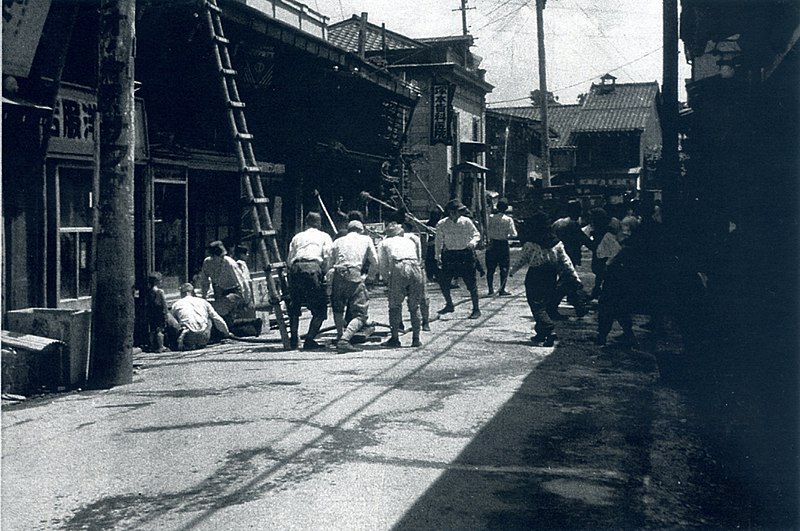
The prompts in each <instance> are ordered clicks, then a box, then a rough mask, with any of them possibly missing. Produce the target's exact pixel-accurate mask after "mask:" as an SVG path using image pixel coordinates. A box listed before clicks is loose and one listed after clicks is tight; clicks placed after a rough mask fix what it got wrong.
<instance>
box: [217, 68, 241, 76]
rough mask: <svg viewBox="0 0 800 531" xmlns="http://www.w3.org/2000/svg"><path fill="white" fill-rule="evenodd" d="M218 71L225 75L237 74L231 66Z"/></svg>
mask: <svg viewBox="0 0 800 531" xmlns="http://www.w3.org/2000/svg"><path fill="white" fill-rule="evenodd" d="M220 72H222V73H223V74H224V75H226V76H235V75H236V74H237V72H236V70H234V69H233V68H222V69H221V70H220Z"/></svg>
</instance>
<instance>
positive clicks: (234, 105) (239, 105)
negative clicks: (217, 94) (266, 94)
mask: <svg viewBox="0 0 800 531" xmlns="http://www.w3.org/2000/svg"><path fill="white" fill-rule="evenodd" d="M228 107H230V108H231V109H244V102H243V101H229V102H228Z"/></svg>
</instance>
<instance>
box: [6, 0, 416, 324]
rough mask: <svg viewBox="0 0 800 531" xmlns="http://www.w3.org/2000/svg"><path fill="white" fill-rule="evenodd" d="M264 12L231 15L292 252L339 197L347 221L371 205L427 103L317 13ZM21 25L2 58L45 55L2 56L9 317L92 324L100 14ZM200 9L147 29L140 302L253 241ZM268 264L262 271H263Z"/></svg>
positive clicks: (142, 51)
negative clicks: (213, 254) (219, 249)
mask: <svg viewBox="0 0 800 531" xmlns="http://www.w3.org/2000/svg"><path fill="white" fill-rule="evenodd" d="M254 5H256V4H255V3H254V2H252V1H250V0H228V1H221V2H220V6H221V7H222V13H223V23H224V28H225V34H226V37H227V38H228V39H229V40H230V50H231V56H232V62H233V65H234V67H235V69H236V70H237V73H238V74H237V82H238V86H239V91H240V96H241V100H242V101H244V102H245V104H246V110H245V113H246V115H247V120H248V126H249V129H250V132H251V133H253V135H254V149H255V153H256V157H257V158H258V161H259V166H260V168H261V170H262V173H263V181H264V187H265V193H266V194H267V195H268V197H269V199H270V201H271V203H270V208H271V210H272V214H273V220H274V223H275V225H276V228H277V229H278V237H279V241H281V242H283V244H284V251H285V248H286V246H287V245H288V240H289V239H290V238H291V236H292V235H293V234H294V232H295V231H296V230H297V229H298V228H299V227H300V220H301V219H302V217H303V215H304V213H305V212H306V211H308V210H311V209H314V210H319V207H320V205H319V198H322V199H323V200H324V201H325V202H326V204H327V205H329V208H330V209H331V210H333V206H334V205H335V204H336V202H335V201H336V200H337V199H338V198H339V197H345V198H350V199H351V201H350V203H349V204H348V203H347V202H345V203H344V204H341V205H340V206H341V207H342V208H343V209H347V208H350V207H356V206H358V194H359V192H360V191H361V190H368V191H371V192H373V193H377V192H378V191H379V189H380V178H379V176H380V171H381V167H382V165H383V164H384V162H385V161H387V160H394V159H395V158H396V157H397V156H398V154H399V152H400V149H401V147H402V138H403V132H404V130H403V125H404V124H403V121H402V118H403V116H404V115H408V114H409V113H410V112H411V111H412V110H413V108H414V107H415V104H416V102H417V99H418V97H419V96H418V93H417V92H416V91H415V90H414V89H413V87H411V86H410V85H409V84H407V83H404V82H402V81H401V80H400V79H398V78H397V77H395V76H393V75H392V74H391V73H387V72H385V71H382V70H380V69H379V68H378V67H377V66H375V65H374V64H371V63H369V62H367V61H365V60H364V59H362V58H360V57H358V56H357V55H356V54H353V53H349V52H348V51H346V50H344V49H342V48H339V47H337V46H336V45H335V44H333V43H331V42H329V41H328V40H326V39H325V38H324V37H325V33H326V22H327V18H326V17H324V16H323V15H321V14H320V13H316V12H314V11H313V10H311V9H309V8H308V7H307V6H305V5H303V4H299V3H297V2H294V1H292V0H271V1H269V2H259V3H258V9H256V8H255V7H253V6H254ZM9 9H11V11H10V12H9V17H6V19H7V20H6V21H5V22H4V27H3V28H4V51H5V52H8V51H9V50H12V49H13V50H16V49H17V48H20V49H27V48H29V47H30V46H31V45H32V46H33V49H34V50H35V51H36V53H35V55H34V56H31V57H28V58H25V57H23V54H22V53H21V52H19V51H14V53H4V93H3V95H4V102H3V120H4V122H3V129H4V134H3V190H4V193H3V222H4V231H3V238H4V242H3V243H4V251H5V253H4V256H3V260H4V266H5V267H4V275H5V276H4V279H3V284H4V291H3V311H4V314H5V312H6V311H7V310H12V309H18V308H26V307H52V308H56V307H62V308H71V307H81V308H87V307H89V306H90V304H91V287H92V272H93V267H94V266H93V263H94V262H93V260H94V256H93V252H92V233H93V213H92V208H93V205H94V203H95V200H96V197H94V195H93V194H94V190H95V186H96V182H97V179H98V178H102V177H101V176H99V175H98V165H97V163H96V152H97V138H96V134H95V131H96V123H97V122H96V120H97V116H96V112H95V111H96V103H95V102H96V96H95V90H94V87H95V86H96V64H97V51H96V49H97V41H96V39H95V38H93V36H95V35H97V33H98V27H97V24H98V16H97V5H96V4H95V3H94V2H84V1H75V2H71V1H67V2H57V3H56V2H53V3H52V5H50V3H49V2H43V3H42V11H43V12H42V13H32V11H34V10H30V9H29V10H28V11H27V12H15V11H13V8H9ZM198 9H201V5H200V4H195V3H190V2H163V3H158V2H155V3H143V4H142V5H140V6H139V10H138V13H137V27H136V32H137V53H136V64H135V78H136V81H137V89H136V102H137V106H136V110H137V112H136V138H137V141H136V155H137V156H136V172H135V190H134V196H135V197H134V200H135V213H134V214H135V216H134V219H135V225H136V226H135V239H136V241H135V245H136V264H137V265H136V267H137V271H136V276H137V284H138V286H137V287H138V288H139V289H142V288H143V287H144V282H145V280H146V277H147V274H148V273H149V272H150V271H160V272H161V273H162V274H163V275H164V277H165V281H164V284H165V288H166V289H167V291H168V293H169V292H171V291H174V290H175V288H177V286H178V285H179V284H180V283H182V282H186V281H191V280H192V278H193V276H194V275H195V274H196V273H197V272H198V270H199V267H200V264H201V262H202V259H203V258H204V254H205V253H204V251H205V247H206V245H207V244H208V242H210V241H212V240H215V239H220V240H223V241H225V242H227V243H229V244H233V243H236V242H238V241H239V240H240V239H241V238H242V236H243V235H244V234H245V233H244V232H243V231H246V227H242V222H241V220H242V215H241V208H242V204H241V202H240V197H241V193H240V181H239V173H238V170H239V168H238V163H237V160H236V159H235V157H234V155H233V150H232V149H233V148H232V146H233V142H232V140H233V138H232V132H231V130H230V127H229V124H228V123H227V121H226V114H225V109H226V107H225V102H224V101H223V97H222V94H221V90H220V84H221V78H220V76H221V73H220V72H219V71H218V70H217V68H216V66H215V61H214V59H213V55H212V46H211V42H210V37H211V35H210V31H209V29H208V28H207V26H206V24H205V18H204V16H203V13H202V12H198V11H196V10H198ZM32 15H38V17H39V19H38V20H36V21H33V20H31V19H30V18H29V17H31V16H32ZM87 36H88V37H87ZM15 39H16V40H15ZM17 41H19V42H17ZM23 41H24V42H23ZM9 42H11V43H12V44H9ZM14 45H17V46H14ZM14 60H16V62H17V63H24V64H14ZM60 65H63V68H61V67H60ZM51 122H52V127H51V126H50V123H51ZM48 132H49V134H45V133H48ZM376 187H377V188H376ZM256 255H257V253H251V256H252V257H253V258H252V260H253V263H252V264H250V268H251V270H253V271H259V270H260V264H258V263H256V261H257V257H256Z"/></svg>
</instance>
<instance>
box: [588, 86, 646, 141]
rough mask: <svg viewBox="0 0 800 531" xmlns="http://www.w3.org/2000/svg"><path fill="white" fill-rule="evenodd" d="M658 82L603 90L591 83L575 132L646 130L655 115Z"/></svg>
mask: <svg viewBox="0 0 800 531" xmlns="http://www.w3.org/2000/svg"><path fill="white" fill-rule="evenodd" d="M657 95H658V83H656V82H650V83H617V84H616V85H614V87H613V90H611V91H608V92H606V91H604V90H603V87H602V86H601V85H594V84H592V87H591V89H590V90H589V94H588V95H587V97H586V101H584V102H583V106H582V107H581V116H580V119H579V120H578V122H577V123H576V124H575V127H574V128H573V129H572V132H573V133H594V132H607V131H633V130H637V129H642V130H643V129H644V128H645V126H646V125H647V120H648V118H649V117H650V114H651V112H653V104H654V103H655V100H656V96H657Z"/></svg>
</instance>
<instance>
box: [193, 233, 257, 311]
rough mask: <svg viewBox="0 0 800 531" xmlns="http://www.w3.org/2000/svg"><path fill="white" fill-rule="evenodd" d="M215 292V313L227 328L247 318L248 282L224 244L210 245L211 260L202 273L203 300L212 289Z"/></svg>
mask: <svg viewBox="0 0 800 531" xmlns="http://www.w3.org/2000/svg"><path fill="white" fill-rule="evenodd" d="M211 286H213V288H214V302H213V303H212V304H213V306H214V309H215V310H216V311H217V313H219V314H220V315H221V316H222V318H223V319H225V322H226V323H227V324H228V327H231V326H233V323H234V321H235V320H236V319H238V318H241V317H246V316H247V315H246V314H247V308H248V304H247V301H246V300H245V292H246V287H245V280H244V278H243V277H242V274H241V271H240V270H239V266H238V265H237V264H236V260H234V259H233V258H231V257H230V256H229V255H228V251H227V249H225V245H224V244H223V243H222V242H221V241H213V242H211V243H210V244H208V256H207V257H206V258H205V260H203V265H202V267H201V270H200V296H201V297H202V298H204V299H205V298H206V296H207V295H208V291H209V288H210V287H211Z"/></svg>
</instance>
